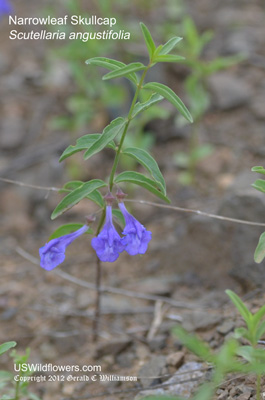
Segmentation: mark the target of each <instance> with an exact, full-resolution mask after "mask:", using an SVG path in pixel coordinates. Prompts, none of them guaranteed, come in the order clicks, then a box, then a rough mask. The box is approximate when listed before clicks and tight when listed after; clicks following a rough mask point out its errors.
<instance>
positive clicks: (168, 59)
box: [153, 54, 185, 63]
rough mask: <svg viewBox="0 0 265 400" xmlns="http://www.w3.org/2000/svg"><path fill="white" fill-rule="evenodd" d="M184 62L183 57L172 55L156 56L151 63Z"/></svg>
mask: <svg viewBox="0 0 265 400" xmlns="http://www.w3.org/2000/svg"><path fill="white" fill-rule="evenodd" d="M183 60H185V57H182V56H174V55H173V54H167V55H158V56H156V57H154V59H153V62H154V63H157V62H178V61H183Z"/></svg>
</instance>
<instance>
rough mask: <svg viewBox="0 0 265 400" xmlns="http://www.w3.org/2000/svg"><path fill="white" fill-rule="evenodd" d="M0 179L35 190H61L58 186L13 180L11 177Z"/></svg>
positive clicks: (0, 179)
mask: <svg viewBox="0 0 265 400" xmlns="http://www.w3.org/2000/svg"><path fill="white" fill-rule="evenodd" d="M0 181H1V182H5V183H12V184H13V185H18V186H23V187H28V188H32V189H37V190H48V191H50V192H59V191H60V190H61V189H60V188H56V187H50V186H48V187H46V186H36V185H30V184H29V183H23V182H19V181H13V180H12V179H6V178H0Z"/></svg>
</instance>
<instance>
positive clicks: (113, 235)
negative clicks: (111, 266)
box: [91, 205, 124, 262]
mask: <svg viewBox="0 0 265 400" xmlns="http://www.w3.org/2000/svg"><path fill="white" fill-rule="evenodd" d="M91 246H92V247H93V249H94V250H95V251H96V253H97V256H98V258H99V259H100V260H101V261H108V262H113V261H115V260H117V258H118V257H119V255H120V253H122V252H123V250H124V245H123V244H122V239H121V237H120V235H119V234H118V232H117V231H116V229H115V227H114V225H113V222H112V208H111V206H110V205H107V207H106V220H105V225H104V226H103V228H102V231H101V232H100V233H99V235H98V236H97V237H95V238H93V239H92V241H91Z"/></svg>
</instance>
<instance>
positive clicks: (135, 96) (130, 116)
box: [109, 60, 152, 191]
mask: <svg viewBox="0 0 265 400" xmlns="http://www.w3.org/2000/svg"><path fill="white" fill-rule="evenodd" d="M151 64H152V60H151V61H150V63H149V64H148V65H147V67H146V68H145V70H144V72H143V74H142V76H141V79H140V82H139V83H138V85H137V89H136V91H135V95H134V98H133V100H132V104H131V107H130V110H129V113H128V117H127V123H126V125H125V127H124V130H123V133H122V136H121V140H120V143H119V146H118V150H117V153H116V155H115V158H114V162H113V166H112V169H111V173H110V178H109V189H110V191H111V190H112V188H113V181H114V175H115V172H116V169H117V166H118V163H119V159H120V153H121V149H122V145H123V142H124V139H125V136H126V133H127V130H128V127H129V125H130V122H131V120H132V112H133V109H134V106H135V103H136V101H137V99H138V96H139V93H140V90H141V89H142V84H143V81H144V78H145V75H146V73H147V71H148V69H149V68H150V66H151Z"/></svg>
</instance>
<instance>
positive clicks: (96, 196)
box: [87, 190, 105, 208]
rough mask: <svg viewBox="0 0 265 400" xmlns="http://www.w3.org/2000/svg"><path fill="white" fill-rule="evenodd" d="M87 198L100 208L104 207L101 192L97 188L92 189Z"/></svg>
mask: <svg viewBox="0 0 265 400" xmlns="http://www.w3.org/2000/svg"><path fill="white" fill-rule="evenodd" d="M87 198H88V199H89V200H91V201H93V202H94V203H95V204H97V205H98V206H99V207H100V208H104V207H105V202H104V199H103V197H102V194H101V193H100V192H99V191H98V190H94V191H93V192H92V193H90V194H89V195H87Z"/></svg>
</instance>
